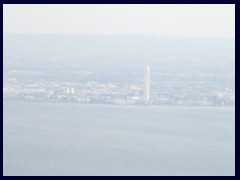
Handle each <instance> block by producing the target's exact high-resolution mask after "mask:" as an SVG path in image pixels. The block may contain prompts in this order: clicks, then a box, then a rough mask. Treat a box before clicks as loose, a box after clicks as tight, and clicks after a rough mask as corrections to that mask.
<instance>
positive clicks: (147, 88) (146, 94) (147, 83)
mask: <svg viewBox="0 0 240 180" xmlns="http://www.w3.org/2000/svg"><path fill="white" fill-rule="evenodd" d="M144 99H145V101H149V100H150V67H149V66H146V70H145V80H144Z"/></svg>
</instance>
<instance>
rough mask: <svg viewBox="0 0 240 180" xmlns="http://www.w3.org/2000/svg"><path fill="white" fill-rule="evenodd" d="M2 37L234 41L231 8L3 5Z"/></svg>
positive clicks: (233, 15)
mask: <svg viewBox="0 0 240 180" xmlns="http://www.w3.org/2000/svg"><path fill="white" fill-rule="evenodd" d="M3 32H4V33H67V34H89V35H95V34H104V35H113V34H130V35H132V34H144V35H161V36H191V37H230V38H235V5H182V4H179V5H101V4H100V5H83V4H79V5H66V4H65V5H55V4H53V5H51V4H50V5H20V4H17V5H12V4H7V5H6V4H4V5H3Z"/></svg>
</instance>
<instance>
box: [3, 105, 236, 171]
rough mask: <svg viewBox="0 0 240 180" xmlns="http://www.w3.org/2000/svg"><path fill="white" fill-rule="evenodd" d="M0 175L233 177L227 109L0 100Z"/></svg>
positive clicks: (230, 112) (231, 116)
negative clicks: (0, 115)
mask: <svg viewBox="0 0 240 180" xmlns="http://www.w3.org/2000/svg"><path fill="white" fill-rule="evenodd" d="M3 110H4V114H3V115H4V122H3V125H4V134H3V136H4V142H3V147H4V149H3V151H4V154H3V155H4V156H3V167H4V168H3V172H4V175H235V156H234V154H235V133H234V129H235V122H234V121H235V117H234V111H235V109H234V107H186V106H180V107H168V106H160V107H157V106H114V105H81V104H72V103H40V102H39V103H37V102H21V101H4V109H3Z"/></svg>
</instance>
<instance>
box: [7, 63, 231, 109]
mask: <svg viewBox="0 0 240 180" xmlns="http://www.w3.org/2000/svg"><path fill="white" fill-rule="evenodd" d="M144 74H145V75H144V76H145V77H144V81H143V82H139V83H135V84H124V85H122V84H117V83H111V82H108V83H100V82H94V81H90V82H85V83H77V82H62V81H47V80H41V81H32V82H24V81H18V79H16V78H5V79H4V86H3V97H4V98H6V99H21V100H27V101H51V102H76V103H94V104H118V105H136V104H152V105H208V106H211V105H220V106H226V105H234V104H235V92H234V90H233V89H227V88H225V89H224V91H217V90H216V91H213V92H204V91H203V90H201V89H200V90H199V92H197V91H196V90H194V89H191V90H185V91H182V92H179V91H177V90H176V89H174V88H172V87H173V85H172V84H169V83H168V84H164V85H162V84H161V85H159V84H158V83H152V81H151V80H150V67H149V66H146V68H145V73H144ZM162 87H164V89H165V91H163V90H161V89H162Z"/></svg>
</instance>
